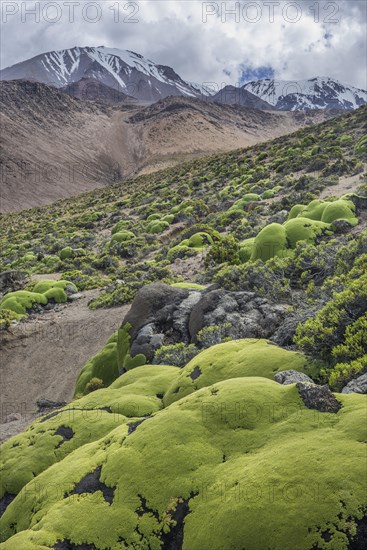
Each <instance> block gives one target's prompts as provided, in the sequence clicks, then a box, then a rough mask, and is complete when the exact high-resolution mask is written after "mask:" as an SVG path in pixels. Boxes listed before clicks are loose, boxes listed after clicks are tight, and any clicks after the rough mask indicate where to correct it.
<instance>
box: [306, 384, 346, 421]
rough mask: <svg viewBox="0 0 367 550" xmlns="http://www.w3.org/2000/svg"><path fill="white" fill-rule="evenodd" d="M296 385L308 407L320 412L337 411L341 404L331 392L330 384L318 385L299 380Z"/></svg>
mask: <svg viewBox="0 0 367 550" xmlns="http://www.w3.org/2000/svg"><path fill="white" fill-rule="evenodd" d="M296 387H297V389H298V392H299V394H300V396H301V397H302V400H303V402H304V404H305V405H306V407H308V408H309V409H316V410H317V411H320V412H328V413H337V412H338V411H339V409H340V408H341V404H340V403H339V401H338V400H337V399H336V398H335V397H334V395H333V394H332V393H331V390H330V388H329V386H316V384H309V383H307V382H297V384H296Z"/></svg>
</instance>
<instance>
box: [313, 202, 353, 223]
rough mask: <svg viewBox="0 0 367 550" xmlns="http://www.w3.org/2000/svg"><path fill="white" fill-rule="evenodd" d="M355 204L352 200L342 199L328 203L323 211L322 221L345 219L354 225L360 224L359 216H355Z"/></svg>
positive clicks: (329, 221)
mask: <svg viewBox="0 0 367 550" xmlns="http://www.w3.org/2000/svg"><path fill="white" fill-rule="evenodd" d="M354 212H355V206H354V204H353V203H352V201H347V200H343V199H340V200H338V201H335V202H332V203H330V204H328V205H327V206H326V208H325V210H324V212H323V215H322V218H321V219H322V221H323V222H326V223H332V222H334V221H335V220H345V221H347V222H349V223H351V224H352V225H357V224H358V218H356V217H355V214H354Z"/></svg>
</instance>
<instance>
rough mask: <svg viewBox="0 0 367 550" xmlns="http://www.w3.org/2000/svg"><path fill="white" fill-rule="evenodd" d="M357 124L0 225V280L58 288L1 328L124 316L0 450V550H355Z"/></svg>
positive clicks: (13, 307) (315, 131)
mask: <svg viewBox="0 0 367 550" xmlns="http://www.w3.org/2000/svg"><path fill="white" fill-rule="evenodd" d="M365 114H366V108H362V109H360V110H358V111H356V112H354V113H351V114H348V115H345V116H343V117H340V118H339V119H335V120H331V121H328V122H326V123H323V124H321V125H320V126H318V127H317V128H308V129H303V130H301V131H298V132H296V133H294V134H292V135H289V136H286V137H282V138H278V139H276V140H274V141H272V142H269V143H265V144H261V145H256V146H254V147H250V148H247V149H241V150H238V151H235V152H231V153H228V154H224V155H215V156H213V157H210V158H208V159H201V160H196V161H193V162H190V163H186V164H184V165H181V166H178V167H175V168H172V169H169V170H165V171H162V172H158V173H155V174H150V175H146V176H140V177H139V178H137V179H134V180H132V181H131V182H130V185H131V191H130V193H128V192H127V189H126V183H125V185H121V186H115V187H114V188H112V189H108V190H99V191H95V192H93V193H89V194H86V195H83V196H80V197H78V198H77V199H73V200H64V201H59V202H57V203H55V204H53V205H51V206H47V207H43V208H37V209H33V210H30V211H25V212H22V213H21V214H8V215H5V216H3V219H2V222H1V223H2V230H3V235H4V237H3V239H4V240H3V241H2V247H1V266H2V269H3V270H5V269H6V270H18V271H24V272H26V273H28V275H31V276H32V275H33V276H34V275H35V274H40V273H42V274H47V273H50V274H51V273H53V274H54V277H55V276H56V274H59V276H60V279H62V281H61V282H59V283H58V284H59V287H55V281H54V280H51V279H50V280H49V281H46V282H45V281H42V285H39V284H38V283H37V282H35V281H33V282H32V280H31V282H30V283H24V284H25V289H24V290H23V292H24V291H25V292H26V295H25V294H19V291H17V290H14V289H11V290H12V293H11V294H10V295H9V292H8V293H5V294H4V296H3V298H2V300H1V302H0V316H1V317H0V318H1V322H2V326H3V328H4V330H6V327H11V326H12V324H14V323H20V325H22V323H24V324H25V325H26V324H28V323H33V322H34V320H35V316H37V313H35V309H34V308H35V307H36V308H37V311H42V312H43V313H42V315H46V316H47V315H48V314H50V313H48V311H49V309H46V308H51V312H52V307H57V306H55V302H57V301H58V299H59V298H60V299H61V297H63V295H62V294H61V293H60V292H59V291H58V290H57V291H56V290H55V288H61V290H62V291H63V292H65V290H67V288H68V285H69V286H70V283H73V284H74V285H76V287H77V288H78V290H79V291H82V292H83V291H84V290H85V289H90V288H94V289H100V290H101V292H100V293H99V294H98V295H97V296H96V298H94V299H93V300H92V301H91V303H90V304H89V306H90V308H91V311H94V310H96V309H99V308H109V307H114V306H117V305H122V304H129V303H131V302H132V306H131V309H130V311H129V312H128V313H127V315H126V316H125V318H124V319H121V321H122V325H121V328H120V329H119V330H118V331H115V332H114V333H113V334H111V336H110V338H109V340H108V341H107V342H106V344H105V346H104V347H103V349H101V350H100V352H99V353H97V355H95V356H93V357H91V358H90V359H89V360H88V361H87V363H86V364H85V366H84V367H83V369H82V371H81V372H80V374H79V376H78V377H77V379H76V381H75V395H74V399H73V400H72V401H71V402H70V403H69V404H67V405H66V406H63V407H61V406H60V407H59V408H56V409H54V410H53V411H51V412H49V413H48V414H46V415H45V416H43V417H40V418H39V419H37V420H35V421H34V422H33V423H32V424H31V425H30V426H29V427H28V428H27V429H26V430H25V431H24V432H23V433H20V434H18V435H16V436H15V437H13V438H11V439H9V440H8V441H7V442H5V443H4V444H3V446H2V447H1V464H0V466H1V471H2V476H1V480H2V486H1V490H2V493H1V497H2V500H1V512H2V517H1V520H0V525H1V533H2V535H1V536H2V539H1V540H2V544H1V548H3V549H4V550H11V549H17V550H18V549H21V550H23V549H24V550H26V549H27V550H28V549H31V550H32V549H34V550H45V549H54V550H60V549H61V550H64V549H69V548H71V549H78V550H80V549H88V550H90V549H92V550H94V549H97V550H107V549H114V550H115V549H120V548H136V549H140V548H146V549H150V548H153V549H154V548H157V549H159V548H164V549H174V548H177V549H179V548H183V549H190V550H191V549H194V550H196V549H198V550H199V549H209V548H214V549H227V548H233V549H238V550H240V549H242V548H249V549H253V550H257V549H260V548H261V549H262V548H274V549H279V550H280V549H294V548H297V549H301V550H302V549H305V550H311V549H323V550H325V549H333V550H334V549H337V550H338V549H340V550H348V549H361V548H364V547H365V546H366V543H367V535H366V510H367V499H366V477H365V472H366V470H365V457H366V454H365V452H366V433H365V418H366V406H367V403H366V395H365V394H366V388H365V385H364V382H363V380H364V377H365V373H366V367H367V364H366V357H367V349H366V340H365V331H366V312H367V297H366V290H365V289H366V288H367V284H366V282H367V281H366V269H365V266H366V258H367V231H366V221H367V215H366V213H367V193H366V181H365V162H366V160H367V158H366V148H365V147H366V143H367V138H366V135H365V123H364V120H365ZM133 187H134V188H133ZM334 190H335V191H336V194H334ZM341 190H343V194H339V193H340V191H341ZM345 191H348V193H347V194H346V193H345ZM321 193H322V194H323V197H324V198H323V199H321V198H320V194H321ZM150 283H154V284H150ZM157 283H159V284H157ZM162 283H165V284H162ZM213 283H214V284H213ZM45 296H46V299H45ZM28 300H29V301H30V302H28ZM37 300H38V301H37ZM65 300H67V297H66V298H65ZM67 303H68V302H67V301H65V304H66V305H65V307H66V308H67V307H69V306H68V305H67ZM29 305H30V306H31V307H29ZM21 307H22V308H23V309H20V308H21ZM269 339H270V340H269ZM40 346H41V347H42V342H40ZM50 354H52V348H51V349H50V347H48V348H47V349H45V362H46V363H47V361H48V363H49V365H50V367H49V368H50V369H52V368H53V366H52V362H51V361H50V360H49V359H47V357H50ZM14 355H16V354H14ZM10 360H11V359H10ZM13 364H14V368H19V369H20V375H22V376H27V375H28V376H31V375H32V373H27V372H22V370H21V365H17V363H16V357H15V358H14V363H13ZM58 368H60V367H58ZM34 369H37V365H34ZM284 371H287V372H286V373H285V374H284ZM287 378H288V382H289V383H285V384H283V383H280V382H282V381H284V380H287ZM328 386H329V387H328ZM330 388H331V390H332V391H331V390H330ZM14 391H16V388H14ZM332 392H333V393H332Z"/></svg>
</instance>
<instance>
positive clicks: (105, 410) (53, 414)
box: [40, 407, 112, 422]
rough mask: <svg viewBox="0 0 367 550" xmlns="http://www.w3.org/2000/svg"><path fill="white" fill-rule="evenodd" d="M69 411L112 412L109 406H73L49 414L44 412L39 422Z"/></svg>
mask: <svg viewBox="0 0 367 550" xmlns="http://www.w3.org/2000/svg"><path fill="white" fill-rule="evenodd" d="M71 411H104V412H107V413H109V414H112V410H111V409H110V407H98V408H95V409H86V408H83V409H82V408H80V407H79V408H78V407H73V408H71V409H62V410H57V411H54V412H52V413H50V414H46V416H43V417H42V418H41V419H40V422H46V420H50V418H54V417H55V416H57V415H59V414H64V413H69V412H71Z"/></svg>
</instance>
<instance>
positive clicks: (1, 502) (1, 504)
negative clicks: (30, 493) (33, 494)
mask: <svg viewBox="0 0 367 550" xmlns="http://www.w3.org/2000/svg"><path fill="white" fill-rule="evenodd" d="M15 497H16V495H11V494H10V493H7V492H5V493H4V495H3V496H2V497H1V499H0V518H1V516H2V515H3V514H4V512H5V510H6V509H7V507H8V506H9V504H11V503H12V502H13V500H14V499H15Z"/></svg>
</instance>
